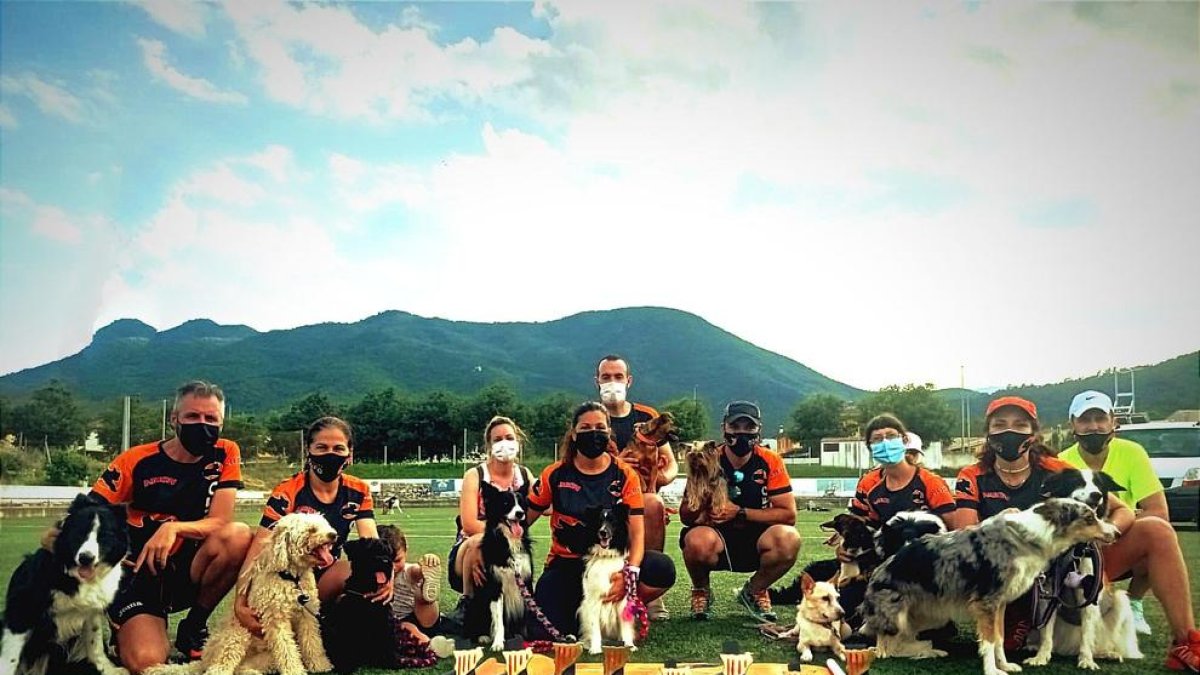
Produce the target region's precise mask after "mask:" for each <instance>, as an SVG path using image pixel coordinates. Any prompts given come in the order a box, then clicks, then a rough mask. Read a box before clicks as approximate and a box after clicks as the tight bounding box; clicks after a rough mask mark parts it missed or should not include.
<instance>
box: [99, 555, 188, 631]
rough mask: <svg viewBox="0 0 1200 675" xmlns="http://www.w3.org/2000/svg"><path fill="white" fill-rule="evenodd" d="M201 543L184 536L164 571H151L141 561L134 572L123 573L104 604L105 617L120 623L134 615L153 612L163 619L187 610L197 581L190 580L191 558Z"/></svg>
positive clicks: (129, 570) (130, 570)
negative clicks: (114, 591)
mask: <svg viewBox="0 0 1200 675" xmlns="http://www.w3.org/2000/svg"><path fill="white" fill-rule="evenodd" d="M201 543H202V542H200V541H198V540H195V539H185V540H184V541H183V544H182V545H181V546H180V547H179V550H178V551H176V552H175V553H174V554H173V555H171V557H169V558H167V567H166V569H165V570H159V573H158V574H151V573H150V570H149V569H148V568H147V567H146V565H145V563H143V564H142V569H141V571H139V572H138V573H137V574H134V573H133V568H129V569H128V570H127V571H126V572H125V576H123V577H122V578H121V585H120V586H119V587H117V594H116V596H115V597H114V598H113V602H112V604H111V605H109V607H108V616H109V618H110V619H112V622H113V623H115V624H116V625H118V626H120V625H121V624H123V623H125V622H126V621H128V620H129V619H131V618H133V617H135V616H137V615H138V614H153V615H154V616H159V617H162V618H164V619H166V618H167V617H168V616H169V615H171V614H173V613H174V612H181V611H183V610H185V609H188V608H189V607H191V606H192V604H193V603H195V602H196V593H197V592H198V591H199V590H200V584H198V583H195V582H193V581H192V560H193V559H194V558H195V557H196V552H197V551H199V550H200V544H201Z"/></svg>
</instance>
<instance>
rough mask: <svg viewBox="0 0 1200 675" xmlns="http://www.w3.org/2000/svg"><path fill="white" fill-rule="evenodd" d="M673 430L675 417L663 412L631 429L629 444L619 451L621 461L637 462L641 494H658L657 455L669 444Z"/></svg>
mask: <svg viewBox="0 0 1200 675" xmlns="http://www.w3.org/2000/svg"><path fill="white" fill-rule="evenodd" d="M674 430H675V417H674V416H673V415H671V413H669V412H663V413H661V414H660V415H659V416H658V417H655V418H654V419H651V420H649V421H647V422H641V423H639V424H637V425H635V426H634V427H633V436H631V437H630V438H629V444H628V445H626V446H625V448H624V449H623V450H621V455H620V456H621V458H622V459H634V460H637V471H638V478H640V479H641V481H642V492H649V493H652V494H653V493H656V492H658V469H659V466H658V465H659V459H660V458H659V455H660V454H661V452H662V446H663V444H665V443H667V442H669V440H670V434H671V432H672V431H674Z"/></svg>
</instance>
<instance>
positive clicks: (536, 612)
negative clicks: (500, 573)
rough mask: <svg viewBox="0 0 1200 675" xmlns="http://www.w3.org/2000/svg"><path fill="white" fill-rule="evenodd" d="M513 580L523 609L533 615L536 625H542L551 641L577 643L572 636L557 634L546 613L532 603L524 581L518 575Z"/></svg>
mask: <svg viewBox="0 0 1200 675" xmlns="http://www.w3.org/2000/svg"><path fill="white" fill-rule="evenodd" d="M513 580H514V581H516V582H517V588H518V589H520V590H521V599H522V600H524V601H525V609H528V610H529V611H530V612H532V613H533V616H534V618H535V619H537V620H538V623H540V624H541V625H542V628H544V629H545V630H546V632H547V633H549V635H550V637H551V639H553V640H554V641H555V642H578V640H576V639H575V636H574V635H570V636H565V637H564V636H563V634H562V633H560V632H558V629H557V628H555V627H554V624H552V623H550V619H547V618H546V613H545V612H543V611H542V608H541V607H538V604H537V602H536V601H534V599H533V593H530V592H529V587H528V586H526V585H525V580H524V579H522V578H521V575H520V574H514V575H513Z"/></svg>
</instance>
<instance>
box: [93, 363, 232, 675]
mask: <svg viewBox="0 0 1200 675" xmlns="http://www.w3.org/2000/svg"><path fill="white" fill-rule="evenodd" d="M224 421H225V396H224V394H223V393H222V392H221V390H220V388H218V387H217V386H216V385H213V384H210V383H207V382H201V381H194V382H188V383H187V384H185V385H183V386H182V387H180V388H179V390H178V391H177V392H176V395H175V406H174V408H173V409H172V412H171V427H172V429H173V430H174V432H175V435H174V437H172V438H170V439H168V440H166V441H162V442H157V443H147V444H145V445H139V446H136V447H133V448H130V449H128V450H126V451H125V452H123V453H121V454H120V455H117V457H116V458H115V459H113V461H112V463H111V464H110V465H109V466H108V468H107V469H106V470H105V471H104V473H103V474H102V475H101V476H100V479H99V480H97V481H96V484H95V485H94V486H93V487H92V492H91V496H92V498H93V499H96V500H98V501H104V502H108V503H110V504H125V505H127V514H128V522H129V537H130V553H129V557H128V558H127V561H128V564H129V565H130V569H129V571H128V572H127V573H126V575H125V576H124V577H123V578H122V580H121V586H120V588H119V589H118V591H117V595H116V598H115V599H114V600H113V603H112V605H111V606H110V607H109V616H110V618H111V619H112V622H113V624H114V625H116V627H117V629H116V635H117V645H118V650H119V653H120V658H121V661H122V663H123V664H124V665H125V667H126V668H128V669H129V670H131V671H133V672H140V671H142V670H144V669H145V668H147V667H149V666H152V665H156V664H160V663H164V662H166V660H167V656H168V651H169V643H168V638H167V618H168V617H169V615H170V614H171V613H174V612H178V611H182V610H184V609H189V608H190V611H189V612H188V615H187V616H186V617H185V618H184V619H183V621H181V622H180V624H179V629H178V631H177V634H176V639H175V646H176V648H178V650H179V651H180V653H181V654H182V655H183V656H184V657H185V658H188V659H194V658H198V657H199V655H200V650H201V649H202V647H203V645H204V641H205V639H206V638H207V635H208V631H207V621H208V617H209V615H210V614H211V613H212V611H213V609H214V608H215V607H216V606H217V604H218V603H220V601H221V599H222V598H223V597H225V594H226V593H228V592H229V589H230V588H232V587H233V583H234V581H235V580H236V579H237V573H238V569H239V568H240V567H241V564H242V560H243V558H244V557H245V555H246V551H247V549H248V548H249V546H250V540H251V535H250V529H249V528H248V527H247V526H246V525H245V524H244V523H238V522H233V515H234V500H235V498H236V496H237V490H238V489H239V488H241V487H242V467H241V452H240V450H239V449H238V446H237V444H236V443H234V442H233V441H229V440H226V439H222V438H220V433H221V427H222V425H223V424H224Z"/></svg>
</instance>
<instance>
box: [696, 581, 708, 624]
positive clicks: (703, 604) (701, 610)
mask: <svg viewBox="0 0 1200 675" xmlns="http://www.w3.org/2000/svg"><path fill="white" fill-rule="evenodd" d="M711 605H712V591H710V590H708V589H707V588H693V589H692V618H693V619H696V620H698V621H707V620H709V619H710V618H712V612H711V611H710V609H709V608H710V606H711Z"/></svg>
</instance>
